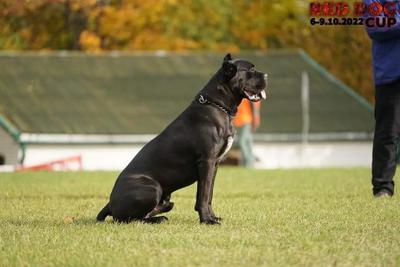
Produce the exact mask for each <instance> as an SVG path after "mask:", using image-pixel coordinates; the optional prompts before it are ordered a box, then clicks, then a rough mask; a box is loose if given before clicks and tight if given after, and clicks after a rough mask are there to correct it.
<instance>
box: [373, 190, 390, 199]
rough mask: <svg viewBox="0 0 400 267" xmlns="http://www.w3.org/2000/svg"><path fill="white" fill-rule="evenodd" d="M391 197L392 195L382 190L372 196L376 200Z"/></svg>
mask: <svg viewBox="0 0 400 267" xmlns="http://www.w3.org/2000/svg"><path fill="white" fill-rule="evenodd" d="M392 195H393V194H392V193H390V192H389V191H388V190H386V189H382V190H380V191H379V192H378V193H376V194H374V197H376V198H380V197H383V198H386V197H392Z"/></svg>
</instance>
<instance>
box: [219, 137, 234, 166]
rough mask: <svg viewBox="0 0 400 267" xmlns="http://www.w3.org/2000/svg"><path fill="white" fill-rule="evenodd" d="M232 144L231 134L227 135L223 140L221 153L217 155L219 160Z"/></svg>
mask: <svg viewBox="0 0 400 267" xmlns="http://www.w3.org/2000/svg"><path fill="white" fill-rule="evenodd" d="M232 144H233V136H229V137H228V138H227V139H226V141H225V144H224V146H223V148H222V153H221V154H220V156H219V157H218V160H221V159H222V158H223V157H225V155H226V154H227V153H228V151H229V150H230V149H231V147H232Z"/></svg>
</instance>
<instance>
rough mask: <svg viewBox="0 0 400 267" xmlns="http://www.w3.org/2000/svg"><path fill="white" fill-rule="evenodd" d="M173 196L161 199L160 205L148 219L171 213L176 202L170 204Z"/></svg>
mask: <svg viewBox="0 0 400 267" xmlns="http://www.w3.org/2000/svg"><path fill="white" fill-rule="evenodd" d="M170 199H171V195H168V196H166V197H165V198H164V199H161V201H160V203H158V205H157V206H156V207H155V208H154V209H153V210H152V211H150V213H149V214H147V215H146V218H151V217H154V216H156V215H158V214H161V213H165V212H169V211H171V210H172V208H173V207H174V202H170Z"/></svg>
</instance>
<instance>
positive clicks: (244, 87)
mask: <svg viewBox="0 0 400 267" xmlns="http://www.w3.org/2000/svg"><path fill="white" fill-rule="evenodd" d="M222 73H223V75H224V80H225V82H226V83H227V84H228V85H229V87H230V88H231V89H232V90H233V92H234V93H235V94H238V95H240V96H241V97H243V98H247V99H248V100H250V101H253V102H257V101H260V100H261V99H266V98H267V92H266V90H267V84H268V81H267V74H266V73H263V72H260V71H258V70H256V69H255V66H254V64H253V63H251V62H249V61H246V60H242V59H235V60H234V59H232V56H231V54H227V55H226V56H225V57H224V61H223V63H222Z"/></svg>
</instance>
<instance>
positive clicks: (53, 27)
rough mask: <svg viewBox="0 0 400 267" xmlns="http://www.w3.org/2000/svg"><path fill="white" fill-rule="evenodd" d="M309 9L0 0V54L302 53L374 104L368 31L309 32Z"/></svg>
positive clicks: (271, 4)
mask: <svg viewBox="0 0 400 267" xmlns="http://www.w3.org/2000/svg"><path fill="white" fill-rule="evenodd" d="M348 2H354V1H348ZM308 6H309V1H308V0H285V1H278V0H215V1H208V0H146V1H143V0H0V49H9V50H42V49H50V50H51V49H68V50H86V51H100V50H159V49H163V50H213V51H230V52H236V51H238V50H240V49H257V50H260V49H261V50H267V49H276V48H278V49H279V48H303V49H304V50H306V51H307V52H308V53H309V54H310V55H311V56H312V57H313V58H315V59H316V60H317V61H318V62H319V63H321V64H322V65H323V66H325V67H326V68H327V69H328V70H329V71H331V72H332V73H333V74H334V75H336V76H337V77H339V78H340V79H341V80H343V81H344V82H345V83H347V84H349V85H350V86H351V87H353V88H355V89H356V90H357V91H358V92H360V93H361V94H362V95H364V96H365V97H366V98H367V99H369V100H370V101H372V100H373V90H372V78H371V71H370V69H371V68H370V64H371V57H370V41H369V40H368V38H367V35H366V34H365V32H364V29H363V27H362V26H353V27H344V26H342V27H340V26H331V27H326V26H325V27H324V26H310V23H309V15H308ZM366 70H368V71H366Z"/></svg>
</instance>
